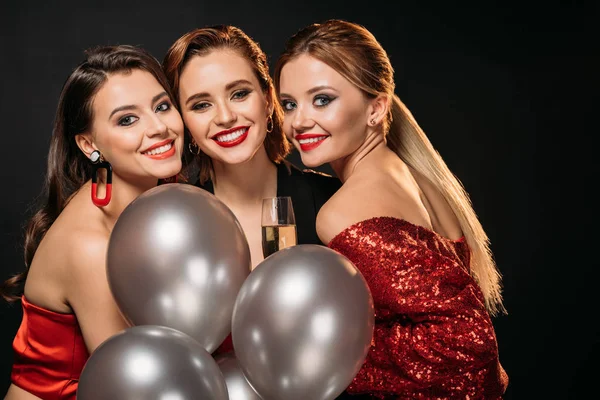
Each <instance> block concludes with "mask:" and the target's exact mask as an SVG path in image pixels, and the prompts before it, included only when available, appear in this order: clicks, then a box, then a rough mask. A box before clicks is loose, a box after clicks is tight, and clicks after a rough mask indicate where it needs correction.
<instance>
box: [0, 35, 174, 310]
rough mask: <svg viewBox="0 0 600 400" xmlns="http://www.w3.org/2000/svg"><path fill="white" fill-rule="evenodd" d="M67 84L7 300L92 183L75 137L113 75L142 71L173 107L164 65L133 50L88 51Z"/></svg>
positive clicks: (0, 291)
mask: <svg viewBox="0 0 600 400" xmlns="http://www.w3.org/2000/svg"><path fill="white" fill-rule="evenodd" d="M85 54H86V59H85V61H83V62H82V63H81V64H79V65H78V66H77V67H76V68H75V70H74V71H73V72H72V73H71V75H70V76H69V77H68V79H67V80H66V82H65V83H64V85H63V88H62V91H61V94H60V98H59V100H58V107H57V110H56V115H55V119H54V128H53V131H52V138H51V140H50V150H49V152H48V164H47V171H46V178H45V182H44V188H43V191H42V195H41V196H40V198H41V203H42V204H41V207H40V208H39V209H38V211H37V212H36V213H35V214H34V215H33V217H32V218H31V219H30V220H29V222H28V224H27V227H26V231H25V244H24V247H25V271H24V272H22V273H20V274H18V275H16V276H13V277H12V278H10V279H8V280H7V281H6V282H4V283H3V284H2V285H0V295H1V296H2V297H3V298H4V299H5V300H7V301H14V300H18V299H19V294H20V292H21V291H22V284H23V283H24V282H25V279H26V278H27V273H28V271H29V266H30V265H31V261H32V260H33V256H34V254H35V252H36V250H37V248H38V246H39V244H40V242H41V240H42V239H43V238H44V235H45V234H46V232H47V231H48V229H49V228H50V226H51V225H52V224H53V223H54V221H55V220H56V218H57V217H58V216H59V214H60V213H61V212H62V210H63V209H64V208H65V206H66V205H67V203H68V202H69V200H70V199H71V197H72V196H73V195H74V194H75V193H76V192H77V191H78V190H79V188H81V186H83V184H84V183H85V182H87V181H88V180H90V179H91V176H92V169H91V163H90V160H89V159H88V158H87V157H86V155H85V154H84V153H83V152H82V151H81V150H80V149H79V147H78V146H77V144H76V142H75V136H76V135H78V134H80V133H84V132H86V131H88V130H89V129H90V128H91V125H92V121H93V118H94V115H93V112H92V103H93V101H94V96H95V95H96V93H98V91H99V90H100V88H101V87H102V85H103V84H104V83H105V82H106V80H107V78H108V77H109V75H110V74H114V73H130V72H131V71H132V70H135V69H140V70H144V71H147V72H149V73H151V74H152V75H153V76H154V77H155V78H156V80H157V81H158V82H159V83H160V84H161V85H162V86H163V88H164V89H165V90H166V91H167V93H168V94H169V96H170V97H171V101H173V104H175V102H174V97H173V95H172V92H171V90H170V87H169V84H168V82H167V79H166V77H165V75H164V73H163V71H162V68H161V65H160V62H159V61H158V60H157V59H156V58H154V56H152V55H151V54H150V53H149V52H147V51H145V50H143V49H141V48H138V47H134V46H126V45H122V46H102V47H97V48H94V49H90V50H87V51H86V52H85Z"/></svg>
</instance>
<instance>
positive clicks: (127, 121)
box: [117, 114, 139, 126]
mask: <svg viewBox="0 0 600 400" xmlns="http://www.w3.org/2000/svg"><path fill="white" fill-rule="evenodd" d="M138 119H139V118H138V117H136V116H135V115H132V114H128V115H124V116H122V117H119V119H118V120H117V125H119V126H130V125H132V124H133V123H134V122H135V121H137V120H138Z"/></svg>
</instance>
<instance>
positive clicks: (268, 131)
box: [267, 115, 273, 133]
mask: <svg viewBox="0 0 600 400" xmlns="http://www.w3.org/2000/svg"><path fill="white" fill-rule="evenodd" d="M269 122H270V123H271V129H269ZM271 132H273V117H272V116H271V115H269V116H268V117H267V133H271Z"/></svg>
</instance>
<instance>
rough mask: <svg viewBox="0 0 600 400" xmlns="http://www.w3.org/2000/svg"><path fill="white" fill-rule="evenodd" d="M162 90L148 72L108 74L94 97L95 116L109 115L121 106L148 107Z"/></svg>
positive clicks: (138, 70) (134, 71)
mask: <svg viewBox="0 0 600 400" xmlns="http://www.w3.org/2000/svg"><path fill="white" fill-rule="evenodd" d="M163 91H164V88H163V87H162V86H161V84H160V83H159V82H158V81H157V80H156V78H155V77H154V76H153V75H152V74H151V73H149V72H147V71H144V70H140V69H134V70H132V71H131V72H127V71H123V72H117V73H114V74H110V75H109V76H108V79H107V80H106V82H104V84H103V85H102V87H101V88H100V90H99V91H98V93H96V96H95V97H94V102H93V105H92V107H93V109H94V113H95V114H96V115H102V114H105V113H110V112H111V111H112V110H113V109H115V108H116V107H120V106H123V105H137V106H140V107H142V106H149V105H150V104H149V102H151V100H152V98H153V97H154V96H156V95H157V94H159V93H161V92H163Z"/></svg>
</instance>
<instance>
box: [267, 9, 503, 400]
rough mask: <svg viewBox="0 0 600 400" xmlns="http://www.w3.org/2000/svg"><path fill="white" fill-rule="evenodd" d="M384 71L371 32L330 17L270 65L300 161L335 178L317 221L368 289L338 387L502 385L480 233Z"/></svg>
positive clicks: (491, 279)
mask: <svg viewBox="0 0 600 400" xmlns="http://www.w3.org/2000/svg"><path fill="white" fill-rule="evenodd" d="M393 73H394V71H393V68H392V65H391V63H390V60H389V58H388V56H387V54H386V52H385V50H384V49H383V48H382V47H381V45H380V44H379V42H378V41H377V40H376V38H375V37H374V36H373V35H372V34H371V33H370V32H369V31H368V30H367V29H365V28H364V27H362V26H360V25H357V24H354V23H350V22H346V21H341V20H330V21H326V22H324V23H322V24H313V25H310V26H308V27H306V28H304V29H302V30H300V31H299V32H298V33H297V34H295V35H294V36H293V37H292V38H291V39H290V40H289V42H288V44H287V47H286V49H285V51H284V53H283V54H282V55H281V57H280V58H279V60H278V61H277V64H276V67H275V73H274V79H275V85H276V88H277V90H278V93H279V97H280V101H281V103H282V105H283V108H284V112H285V120H284V125H283V126H284V131H285V133H286V135H287V136H288V138H289V139H290V140H291V141H292V143H293V144H294V145H295V146H296V147H297V148H298V150H299V151H300V154H301V157H302V161H303V163H304V164H305V165H307V166H309V167H316V166H319V165H322V164H325V163H329V164H330V165H331V167H332V168H333V169H334V171H335V172H336V175H337V176H338V177H339V178H340V179H341V181H342V182H343V185H342V187H341V189H340V190H339V191H338V192H337V193H336V194H335V195H334V196H333V197H331V199H329V201H328V202H327V203H325V205H324V206H323V207H322V208H321V210H320V212H319V214H318V216H317V222H316V227H317V233H318V235H319V237H320V238H321V240H322V241H323V242H324V243H328V245H329V247H331V248H332V249H334V250H337V251H339V252H340V253H342V254H344V255H345V256H347V257H348V258H349V259H350V260H351V261H353V262H354V264H355V265H356V266H357V267H358V268H359V269H360V271H361V272H362V273H363V275H364V276H365V278H366V280H367V282H368V283H369V286H370V288H371V291H372V294H373V298H374V302H375V309H376V328H375V335H374V340H373V344H372V348H371V350H370V352H369V355H368V357H367V359H366V361H365V363H364V365H363V367H362V369H361V370H360V372H359V373H358V375H357V376H356V377H355V379H354V381H353V382H352V384H351V385H350V387H349V388H348V392H349V393H351V394H359V393H360V394H367V395H371V396H375V397H379V398H392V397H393V398H410V399H416V398H426V399H429V398H436V399H438V398H443V399H449V398H463V399H464V398H468V399H483V398H485V399H497V398H501V397H502V395H503V393H504V391H505V389H506V385H507V383H508V378H507V376H506V373H505V372H504V370H503V369H502V366H501V365H500V362H499V358H498V346H497V342H496V336H495V333H494V329H493V326H492V322H491V319H490V314H491V315H494V314H496V313H497V312H502V311H504V308H503V305H502V297H501V290H500V275H499V273H498V271H497V269H496V266H495V264H494V261H493V259H492V255H491V252H490V248H489V241H488V238H487V236H486V234H485V232H484V230H483V228H482V226H481V223H480V222H479V220H478V219H477V216H476V215H475V212H474V210H473V208H472V206H471V203H470V200H469V197H468V195H467V193H466V191H465V190H464V188H463V187H462V185H461V184H460V182H459V181H458V180H457V178H456V177H455V176H454V175H453V174H452V173H451V171H450V170H449V169H448V167H447V166H446V164H445V162H444V161H443V159H442V158H441V156H440V155H439V154H438V153H437V151H436V150H435V149H434V148H433V146H432V145H431V143H430V142H429V140H428V138H427V136H426V135H425V133H424V132H423V131H422V130H421V128H420V127H419V125H418V124H417V122H416V121H415V119H414V118H413V116H412V115H411V113H410V112H409V111H408V109H407V108H406V106H405V105H404V104H403V103H402V102H401V101H400V99H399V98H398V96H397V95H395V94H394V89H395V87H394V77H393ZM390 396H392V397H390Z"/></svg>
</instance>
